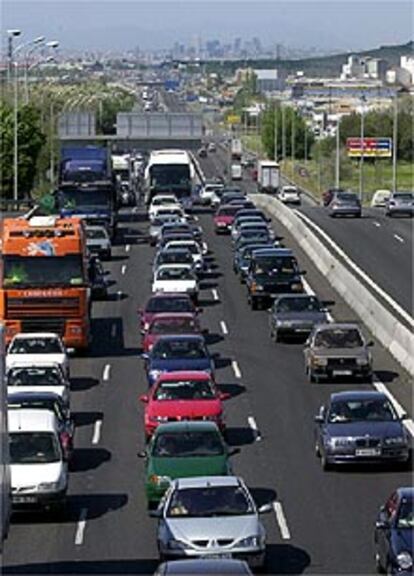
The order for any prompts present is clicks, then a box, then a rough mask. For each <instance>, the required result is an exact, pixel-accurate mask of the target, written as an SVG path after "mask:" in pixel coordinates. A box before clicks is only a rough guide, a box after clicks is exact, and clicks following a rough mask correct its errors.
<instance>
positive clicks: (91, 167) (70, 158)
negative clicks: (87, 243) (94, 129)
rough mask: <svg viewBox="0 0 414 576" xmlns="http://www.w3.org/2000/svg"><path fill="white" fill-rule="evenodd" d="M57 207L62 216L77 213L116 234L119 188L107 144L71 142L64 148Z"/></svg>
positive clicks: (75, 214)
mask: <svg viewBox="0 0 414 576" xmlns="http://www.w3.org/2000/svg"><path fill="white" fill-rule="evenodd" d="M55 200H56V207H57V209H58V211H59V213H60V215H61V216H62V217H69V216H78V217H80V218H83V219H84V220H85V221H86V222H87V223H89V224H95V225H102V226H105V228H106V229H107V230H108V232H109V234H110V235H111V237H113V236H114V234H115V230H116V224H117V211H118V191H117V184H116V179H115V178H114V175H113V172H112V164H111V156H110V154H109V151H108V149H107V148H102V147H99V146H77V147H76V146H71V147H63V148H62V150H61V161H60V166H59V186H58V189H57V190H56V192H55Z"/></svg>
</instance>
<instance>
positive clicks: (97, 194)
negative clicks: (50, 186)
mask: <svg viewBox="0 0 414 576" xmlns="http://www.w3.org/2000/svg"><path fill="white" fill-rule="evenodd" d="M58 205H59V208H60V209H62V208H63V209H75V208H88V207H91V208H109V206H110V194H109V190H59V192H58Z"/></svg>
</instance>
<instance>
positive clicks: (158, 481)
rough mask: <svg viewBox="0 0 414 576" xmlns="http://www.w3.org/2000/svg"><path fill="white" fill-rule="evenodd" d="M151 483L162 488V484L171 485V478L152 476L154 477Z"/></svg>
mask: <svg viewBox="0 0 414 576" xmlns="http://www.w3.org/2000/svg"><path fill="white" fill-rule="evenodd" d="M149 481H150V482H151V484H157V486H160V485H161V484H169V483H170V482H171V478H170V477H169V476H158V474H152V476H150V477H149Z"/></svg>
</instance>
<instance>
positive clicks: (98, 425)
mask: <svg viewBox="0 0 414 576" xmlns="http://www.w3.org/2000/svg"><path fill="white" fill-rule="evenodd" d="M101 429H102V420H97V421H96V422H95V426H94V428H93V436H92V444H99V440H100V439H101Z"/></svg>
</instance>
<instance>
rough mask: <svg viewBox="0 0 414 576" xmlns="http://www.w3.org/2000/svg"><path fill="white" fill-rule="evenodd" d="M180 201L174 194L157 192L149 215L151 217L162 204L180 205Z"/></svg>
mask: <svg viewBox="0 0 414 576" xmlns="http://www.w3.org/2000/svg"><path fill="white" fill-rule="evenodd" d="M179 205H180V204H179V202H178V200H177V198H176V196H174V194H157V195H156V196H154V198H153V199H152V202H151V204H150V207H149V209H148V217H149V218H150V219H151V218H152V217H153V216H154V215H155V214H156V212H157V209H158V208H160V207H161V206H179Z"/></svg>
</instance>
